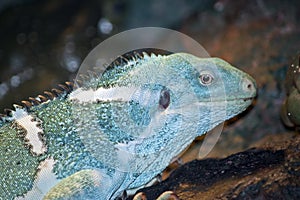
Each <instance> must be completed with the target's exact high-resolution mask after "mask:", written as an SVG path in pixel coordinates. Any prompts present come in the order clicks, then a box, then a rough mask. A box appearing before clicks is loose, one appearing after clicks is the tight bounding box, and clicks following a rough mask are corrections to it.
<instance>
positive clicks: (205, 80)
mask: <svg viewBox="0 0 300 200" xmlns="http://www.w3.org/2000/svg"><path fill="white" fill-rule="evenodd" d="M199 79H200V83H201V84H202V85H210V84H211V83H212V82H213V80H214V77H213V75H211V74H210V73H209V72H202V73H201V74H200V76H199Z"/></svg>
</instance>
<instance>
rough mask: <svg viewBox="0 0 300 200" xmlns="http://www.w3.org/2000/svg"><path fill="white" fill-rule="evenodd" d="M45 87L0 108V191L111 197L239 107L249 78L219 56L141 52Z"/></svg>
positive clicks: (4, 194) (248, 97) (157, 169)
mask: <svg viewBox="0 0 300 200" xmlns="http://www.w3.org/2000/svg"><path fill="white" fill-rule="evenodd" d="M61 87H63V88H65V89H64V90H66V91H67V90H69V89H70V84H69V83H67V85H65V86H61ZM53 93H60V94H57V95H54V94H53ZM53 93H49V92H48V93H46V96H48V97H47V98H46V97H45V96H43V95H39V96H38V97H37V98H35V99H32V98H31V99H30V102H29V101H25V102H23V104H24V107H21V106H18V105H15V110H14V111H8V113H7V115H6V116H2V117H1V120H0V153H1V157H0V199H115V198H116V197H118V196H120V194H121V193H122V192H123V191H124V190H131V189H134V188H138V187H141V186H144V185H146V184H147V183H149V182H150V181H151V180H152V179H153V178H154V177H155V176H156V175H158V174H159V173H161V172H162V170H163V169H164V168H165V167H167V166H168V164H169V163H170V161H171V160H172V158H174V157H175V156H176V155H178V154H179V153H180V152H181V151H183V150H184V149H185V148H186V147H187V146H188V145H189V144H190V143H191V142H192V141H193V139H194V138H195V137H197V136H199V135H202V134H204V133H206V132H207V131H209V130H211V129H212V128H213V127H215V126H216V125H218V124H220V123H221V122H223V121H224V120H226V119H229V118H231V117H233V116H235V115H237V114H239V113H240V112H242V111H244V110H245V109H246V108H247V107H248V106H249V105H250V104H251V101H252V99H253V98H254V97H255V95H256V84H255V81H254V80H253V79H252V78H251V77H250V76H249V75H247V74H246V73H244V72H241V71H240V70H238V69H236V68H234V67H232V66H231V65H230V64H228V63H227V62H225V61H223V60H221V59H219V58H197V57H195V56H193V55H190V54H186V53H176V54H171V55H168V56H161V55H158V56H156V55H150V56H149V55H147V54H144V56H143V57H141V58H133V59H132V60H130V61H127V62H126V63H124V64H123V65H122V66H120V65H117V64H116V65H115V66H114V67H112V68H110V69H108V70H107V71H105V72H104V73H103V75H102V76H100V77H92V76H91V77H90V79H89V80H88V81H86V82H84V83H83V84H81V86H80V87H78V88H76V89H74V90H73V91H70V92H57V90H56V91H54V92H53ZM54 96H55V97H54ZM31 104H32V105H31Z"/></svg>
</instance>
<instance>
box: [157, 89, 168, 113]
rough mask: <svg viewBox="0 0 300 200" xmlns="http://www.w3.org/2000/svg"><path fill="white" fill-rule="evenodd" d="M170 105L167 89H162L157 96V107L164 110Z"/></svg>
mask: <svg viewBox="0 0 300 200" xmlns="http://www.w3.org/2000/svg"><path fill="white" fill-rule="evenodd" d="M169 105H170V92H169V90H167V89H165V88H164V89H162V90H161V92H160V96H159V107H160V108H161V109H166V108H168V107H169Z"/></svg>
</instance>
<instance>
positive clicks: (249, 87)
mask: <svg viewBox="0 0 300 200" xmlns="http://www.w3.org/2000/svg"><path fill="white" fill-rule="evenodd" d="M242 89H243V91H244V92H255V91H256V89H255V85H254V83H253V81H252V80H250V79H248V78H243V80H242Z"/></svg>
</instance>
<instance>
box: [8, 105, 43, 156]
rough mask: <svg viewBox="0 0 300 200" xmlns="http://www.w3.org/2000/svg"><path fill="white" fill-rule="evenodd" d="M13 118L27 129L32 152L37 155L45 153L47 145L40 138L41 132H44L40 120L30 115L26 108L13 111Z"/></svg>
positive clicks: (26, 137)
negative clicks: (39, 124)
mask: <svg viewBox="0 0 300 200" xmlns="http://www.w3.org/2000/svg"><path fill="white" fill-rule="evenodd" d="M13 119H14V120H15V121H16V123H17V124H18V125H20V126H22V127H23V128H24V129H25V131H26V135H25V139H26V140H27V141H28V143H29V145H30V146H31V149H32V152H34V153H36V154H37V155H41V154H43V153H45V152H46V147H45V145H43V142H42V141H41V139H40V138H39V134H41V133H43V129H42V128H39V127H38V122H37V121H36V120H35V118H34V117H32V116H31V115H29V114H28V113H27V112H26V111H25V110H24V109H16V111H14V112H13Z"/></svg>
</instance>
